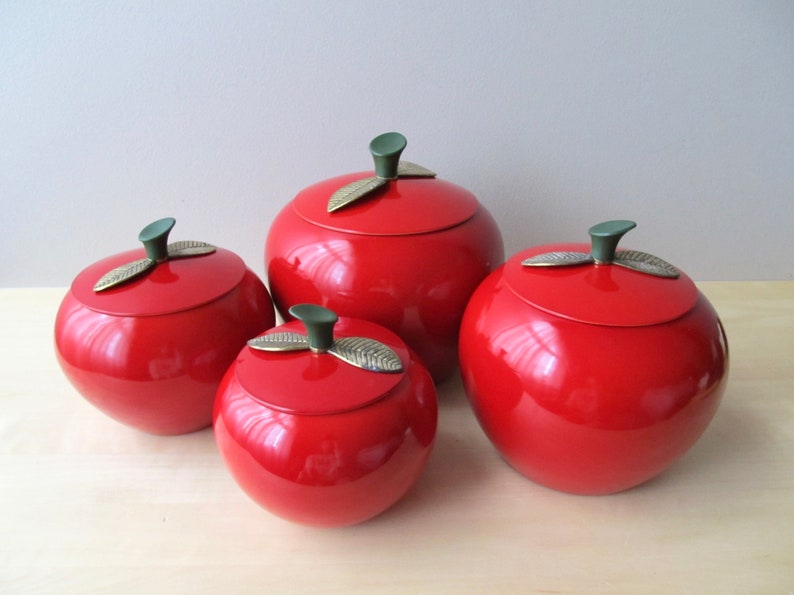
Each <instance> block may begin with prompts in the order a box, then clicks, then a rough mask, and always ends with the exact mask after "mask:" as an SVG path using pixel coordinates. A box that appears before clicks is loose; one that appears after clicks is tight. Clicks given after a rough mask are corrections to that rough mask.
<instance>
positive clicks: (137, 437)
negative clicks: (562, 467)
mask: <svg viewBox="0 0 794 595" xmlns="http://www.w3.org/2000/svg"><path fill="white" fill-rule="evenodd" d="M698 285H699V287H700V288H701V290H702V291H703V292H704V293H705V294H706V296H707V297H708V298H709V299H710V300H711V302H712V304H713V305H714V307H715V308H716V310H717V312H718V313H719V315H720V317H721V319H722V321H723V323H724V325H725V329H726V332H727V335H728V341H729V348H730V372H729V379H728V384H727V390H726V392H725V395H724V397H723V401H722V404H721V406H720V409H719V410H718V412H717V415H716V417H715V418H714V420H713V422H712V423H711V425H710V426H709V428H708V430H707V431H706V433H705V434H704V435H703V437H702V438H701V439H700V441H699V442H698V443H697V444H696V445H695V446H694V447H693V448H692V450H691V451H690V452H689V453H688V454H687V455H686V456H685V457H684V458H683V459H681V460H680V461H679V462H678V463H677V464H675V465H674V466H673V467H672V468H670V469H669V470H668V471H667V472H665V473H664V474H662V475H661V476H659V477H658V478H656V479H654V480H652V481H650V482H648V483H646V484H644V485H642V486H640V487H638V488H635V489H632V490H629V491H626V492H623V493H620V494H615V495H611V496H601V497H587V496H572V495H567V494H563V493H559V492H555V491H552V490H549V489H546V488H543V487H541V486H538V485H536V484H533V483H532V482H530V481H529V480H527V479H525V478H523V477H522V476H520V475H519V474H518V473H516V472H515V471H513V470H512V469H511V468H510V467H508V466H507V465H506V464H505V463H504V462H503V461H502V460H501V459H500V457H499V456H498V455H497V453H496V451H495V450H494V449H493V447H492V446H491V445H490V443H489V442H488V440H487V439H486V438H485V435H484V434H483V433H482V431H481V430H480V429H479V426H478V425H477V422H476V420H475V418H474V416H473V414H472V413H471V410H470V408H469V406H468V403H467V400H466V397H465V395H464V393H463V390H462V388H461V384H460V382H459V380H452V381H448V382H447V383H445V384H443V385H441V386H440V387H439V403H440V412H439V428H438V436H437V441H436V446H435V449H434V451H433V454H432V455H431V458H430V461H429V463H428V466H427V468H426V470H425V473H424V474H423V476H422V477H421V479H420V480H419V482H418V483H417V485H416V486H415V487H414V488H413V489H412V490H411V491H410V492H409V493H408V494H407V495H406V497H405V498H404V499H403V500H401V501H400V502H399V503H397V504H396V505H395V506H394V507H392V508H391V509H389V510H388V511H386V512H385V513H384V514H382V515H380V516H378V517H376V518H375V519H373V520H371V521H369V522H366V523H364V524H361V525H357V526H354V527H349V528H344V529H313V528H308V527H302V526H299V525H294V524H291V523H289V522H287V521H283V520H281V519H279V518H277V517H274V516H272V515H271V514H269V513H268V512H266V511H265V510H263V509H261V508H259V507H258V506H257V505H256V504H254V503H253V502H252V501H251V500H249V499H248V497H247V496H246V495H245V494H244V493H243V492H242V491H241V490H240V489H239V488H238V486H237V484H235V483H234V481H233V480H232V478H231V476H230V475H229V473H228V472H227V470H226V468H225V467H224V465H223V463H222V461H221V459H220V456H219V454H218V452H217V449H216V446H215V442H214V439H213V435H212V431H211V430H210V429H207V430H204V431H200V432H196V433H193V434H189V435H185V436H176V437H158V436H150V435H147V434H143V433H141V432H138V431H135V430H132V429H129V428H126V427H124V426H122V425H120V424H118V423H117V422H115V421H113V420H111V419H109V418H107V417H105V416H104V415H103V414H102V413H100V412H99V411H98V410H96V409H95V408H94V407H93V406H91V405H90V404H88V403H87V402H86V401H85V400H84V399H83V398H82V397H81V396H80V395H79V394H78V393H77V392H76V391H75V390H74V389H73V388H72V386H71V385H70V384H69V383H68V381H67V380H66V378H65V377H64V376H63V374H62V373H61V370H60V368H59V367H58V364H57V362H56V359H55V355H54V350H53V322H54V317H55V312H56V310H57V308H58V305H59V303H60V301H61V299H62V297H63V296H64V294H65V291H66V290H65V289H63V288H58V289H3V290H0V356H1V357H0V374H2V379H3V380H2V384H0V399H1V401H0V403H1V404H2V407H1V408H0V471H1V472H2V478H3V481H2V487H1V488H0V509H1V510H2V516H0V519H2V520H0V532H1V533H2V539H1V540H0V592H3V593H36V592H43V593H94V592H101V593H128V592H136V593H155V592H163V593H191V594H195V593H270V592H308V593H311V592H318V593H329V592H344V593H351V592H363V593H372V592H397V593H413V592H420V593H436V592H438V593H450V592H456V593H517V592H523V593H531V592H538V593H601V592H605V593H613V592H621V593H622V592H625V593H646V592H659V593H721V594H724V593H764V594H767V593H783V594H790V593H794V282H787V281H781V282H725V283H722V282H719V283H718V282H711V283H700V284H698Z"/></svg>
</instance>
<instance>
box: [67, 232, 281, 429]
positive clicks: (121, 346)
mask: <svg viewBox="0 0 794 595" xmlns="http://www.w3.org/2000/svg"><path fill="white" fill-rule="evenodd" d="M173 224H174V221H173V219H163V220H160V221H157V222H155V223H153V224H151V225H150V226H147V227H146V228H145V229H144V231H142V232H141V239H142V241H143V242H144V245H145V248H144V249H139V250H131V251H128V252H123V253H121V254H117V255H115V256H111V257H109V258H106V259H103V260H100V261H99V262H97V263H95V264H93V265H91V266H89V267H88V268H86V269H85V270H83V271H82V272H81V273H80V274H79V275H78V276H77V277H76V278H75V280H74V282H73V283H72V285H71V288H70V289H69V291H68V293H67V294H66V296H65V297H64V299H63V301H62V303H61V305H60V308H59V310H58V313H57V316H56V320H55V351H56V355H57V358H58V362H59V364H60V366H61V368H62V370H63V372H64V374H65V375H66V377H67V378H68V379H69V381H70V382H71V383H72V384H73V385H74V387H75V388H76V389H77V390H78V392H80V393H81V394H82V395H83V397H85V398H86V399H87V400H88V401H89V402H91V403H92V404H93V405H95V406H96V407H97V408H98V409H100V410H101V411H103V412H104V413H106V414H107V415H109V416H110V417H112V418H114V419H116V420H117V421H119V422H121V423H124V424H126V425H129V426H131V427H134V428H137V429H139V430H142V431H144V432H149V433H152V434H169V435H173V434H184V433H187V432H192V431H195V430H199V429H201V428H205V427H207V426H209V425H210V424H211V422H212V406H213V401H214V398H215V392H216V391H217V388H218V384H219V382H220V380H221V378H222V377H223V375H224V373H225V372H226V370H227V369H228V367H229V365H230V364H231V362H233V361H234V358H235V356H236V355H237V353H238V352H239V351H240V349H241V348H242V346H244V345H245V343H246V341H247V340H248V339H250V338H251V337H254V336H256V335H258V334H259V333H261V332H262V331H264V330H266V329H268V328H271V327H272V326H273V325H274V324H275V310H274V308H273V303H272V301H271V299H270V295H269V294H268V292H267V289H266V288H265V286H264V284H263V283H262V281H260V280H259V278H257V276H256V275H255V274H254V273H253V272H252V271H250V270H249V269H248V268H247V267H246V266H245V264H244V263H243V261H242V260H241V259H240V258H239V257H238V256H237V255H235V254H233V253H232V252H229V251H228V250H224V249H222V248H216V247H214V246H211V245H209V244H205V243H203V242H175V243H172V244H167V243H166V242H167V237H168V233H169V231H170V229H171V227H172V226H173Z"/></svg>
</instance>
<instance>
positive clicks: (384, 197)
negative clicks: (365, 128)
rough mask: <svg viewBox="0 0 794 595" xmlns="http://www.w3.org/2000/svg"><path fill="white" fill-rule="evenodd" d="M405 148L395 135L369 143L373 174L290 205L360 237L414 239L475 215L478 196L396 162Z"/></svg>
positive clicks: (317, 190)
mask: <svg viewBox="0 0 794 595" xmlns="http://www.w3.org/2000/svg"><path fill="white" fill-rule="evenodd" d="M406 145H407V141H406V139H405V137H404V136H403V135H402V134H400V133H398V132H387V133H385V134H381V135H380V136H377V137H376V138H375V139H373V140H372V142H371V143H370V146H369V149H370V153H371V154H372V157H373V159H374V161H375V171H374V172H372V171H369V172H359V173H354V174H348V175H344V176H339V177H335V178H331V179H329V180H325V181H323V182H319V183H317V184H314V185H312V186H309V187H308V188H305V189H304V190H302V191H301V192H299V193H298V195H297V196H296V197H295V199H294V200H293V202H292V208H294V209H295V211H296V212H297V214H298V215H299V216H300V217H302V218H303V219H305V220H306V221H308V222H309V223H312V224H314V225H318V226H320V227H325V228H328V229H332V230H335V231H340V232H346V233H357V234H363V235H413V234H418V233H427V232H432V231H439V230H442V229H446V228H449V227H454V226H456V225H459V224H461V223H463V222H465V221H467V220H468V219H470V218H471V217H473V216H474V214H475V213H476V212H477V209H478V208H479V203H478V201H477V198H476V197H475V196H474V195H473V194H472V193H471V192H469V191H468V190H466V189H465V188H462V187H461V186H457V185H455V184H452V183H450V182H446V181H443V180H439V179H437V178H436V174H435V173H434V172H432V171H430V170H428V169H425V168H424V167H422V166H420V165H416V164H414V163H410V162H407V161H400V155H401V154H402V152H403V149H405V147H406Z"/></svg>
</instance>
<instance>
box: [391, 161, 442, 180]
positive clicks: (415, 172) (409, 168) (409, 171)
mask: <svg viewBox="0 0 794 595" xmlns="http://www.w3.org/2000/svg"><path fill="white" fill-rule="evenodd" d="M397 177H398V178H435V177H436V172H434V171H430V170H429V169H427V168H425V167H422V166H421V165H417V164H416V163H411V162H410V161H400V163H399V164H398V166H397Z"/></svg>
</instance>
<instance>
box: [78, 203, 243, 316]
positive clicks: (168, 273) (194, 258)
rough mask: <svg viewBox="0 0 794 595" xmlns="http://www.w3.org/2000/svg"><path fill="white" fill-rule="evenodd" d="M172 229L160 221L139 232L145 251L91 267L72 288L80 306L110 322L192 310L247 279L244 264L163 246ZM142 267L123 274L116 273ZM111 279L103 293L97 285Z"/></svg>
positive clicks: (210, 252)
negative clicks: (114, 318)
mask: <svg viewBox="0 0 794 595" xmlns="http://www.w3.org/2000/svg"><path fill="white" fill-rule="evenodd" d="M173 225H174V220H173V219H171V218H167V219H161V220H159V221H155V222H154V223H152V224H150V225H148V226H147V227H145V228H144V230H143V231H141V235H139V239H140V240H141V241H143V242H144V245H145V248H140V249H137V250H130V251H128V252H122V253H121V254H116V255H115V256H110V257H108V258H105V259H103V260H100V261H99V262H97V263H95V264H92V265H91V266H89V267H88V268H86V269H85V270H83V271H82V272H81V273H80V274H79V275H77V277H76V278H75V280H74V281H73V282H72V287H71V291H72V294H73V295H74V296H75V298H76V299H77V300H79V301H80V302H81V303H82V304H83V305H84V306H86V307H88V308H90V309H92V310H95V311H97V312H101V313H103V314H110V315H113V316H157V315H161V314H171V313H174V312H180V311H183V310H188V309H190V308H196V307H198V306H202V305H204V304H207V303H209V302H212V301H214V300H216V299H218V298H219V297H221V296H223V295H225V294H227V293H228V292H230V291H231V290H232V289H234V288H235V287H237V286H238V285H239V284H240V282H241V281H242V279H243V276H244V275H245V271H246V267H245V263H244V262H243V261H242V259H241V258H240V257H239V256H237V255H236V254H234V253H233V252H229V251H228V250H223V249H221V248H215V247H214V246H211V245H209V244H205V243H203V242H190V241H187V242H185V241H183V242H176V243H174V244H167V238H168V233H169V232H170V230H171V227H173ZM138 263H140V264H142V265H143V266H139V267H137V268H133V269H130V268H129V267H124V268H125V269H126V270H125V271H124V272H123V273H122V274H118V275H115V276H114V275H108V273H111V272H112V273H116V271H114V269H117V267H123V266H124V265H130V264H138ZM108 277H113V279H112V282H110V283H107V284H105V287H106V288H103V289H101V290H98V289H97V282H98V281H100V279H103V281H104V279H107V278H108Z"/></svg>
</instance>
